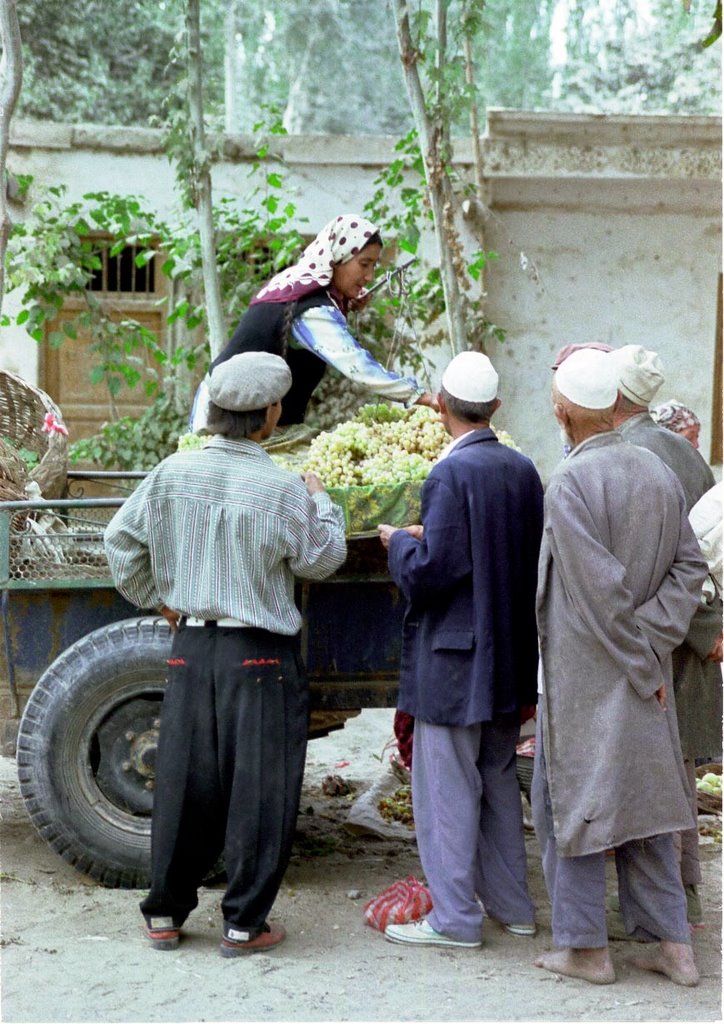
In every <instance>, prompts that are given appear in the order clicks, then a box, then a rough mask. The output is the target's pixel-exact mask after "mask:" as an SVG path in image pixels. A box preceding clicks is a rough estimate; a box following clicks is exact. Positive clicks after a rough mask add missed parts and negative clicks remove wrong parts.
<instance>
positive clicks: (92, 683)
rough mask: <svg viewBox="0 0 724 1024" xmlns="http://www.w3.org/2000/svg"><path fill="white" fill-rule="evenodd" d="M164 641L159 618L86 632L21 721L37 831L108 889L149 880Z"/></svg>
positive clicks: (26, 789) (22, 767)
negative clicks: (86, 634)
mask: <svg viewBox="0 0 724 1024" xmlns="http://www.w3.org/2000/svg"><path fill="white" fill-rule="evenodd" d="M170 647H171V633H170V629H169V627H168V625H167V623H166V622H165V620H164V619H159V618H139V619H126V620H124V621H121V622H116V623H113V624H112V625H110V626H104V627H103V628H101V629H97V630H95V631H94V632H93V633H89V634H88V636H85V637H83V638H82V639H80V640H78V641H77V642H76V643H75V644H73V645H72V646H71V647H69V648H68V649H67V650H66V651H64V652H63V654H61V655H60V657H59V658H57V659H56V660H55V661H54V662H53V664H52V665H51V666H50V667H49V668H48V669H47V670H46V671H45V672H44V673H43V675H42V676H41V677H40V679H39V680H38V683H37V684H36V686H35V688H34V690H33V692H32V694H31V695H30V698H29V700H28V703H27V705H26V707H25V710H24V712H23V717H22V720H21V723H20V730H19V733H18V746H17V761H18V776H19V780H20V789H21V792H22V795H23V799H24V800H25V805H26V807H27V810H28V812H29V814H30V818H31V820H32V822H33V824H34V826H35V828H36V829H37V830H38V832H39V833H40V835H41V836H42V837H43V839H45V840H46V842H48V843H49V844H50V846H52V848H53V849H54V850H55V851H56V852H57V853H59V854H60V855H61V856H62V857H63V858H64V859H65V860H66V861H68V863H70V864H72V865H73V866H74V867H75V868H77V869H78V870H79V871H82V872H84V873H85V874H87V875H90V876H91V878H95V879H97V880H98V881H99V882H101V883H102V884H103V885H106V886H109V887H112V888H124V889H135V888H145V887H147V886H148V884H149V876H150V865H151V807H152V803H153V780H154V771H155V753H156V741H157V737H158V724H159V712H160V707H161V702H162V700H163V692H164V688H165V685H166V673H167V665H166V659H167V658H168V656H169V652H170Z"/></svg>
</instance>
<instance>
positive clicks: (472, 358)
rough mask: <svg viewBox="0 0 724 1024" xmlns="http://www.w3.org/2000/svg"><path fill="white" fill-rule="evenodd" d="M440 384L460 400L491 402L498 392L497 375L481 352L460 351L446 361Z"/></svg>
mask: <svg viewBox="0 0 724 1024" xmlns="http://www.w3.org/2000/svg"><path fill="white" fill-rule="evenodd" d="M442 386H443V387H444V388H445V390H446V391H447V393H448V394H449V395H452V397H453V398H459V399H460V401H461V402H491V401H492V400H493V399H494V398H495V397H496V395H497V394H498V375H497V373H496V372H495V369H494V367H493V364H492V363H491V362H490V360H489V359H488V357H487V356H484V355H483V353H482V352H460V353H459V354H458V355H456V356H455V358H454V359H452V360H451V361H450V362H449V363H448V365H447V367H446V369H445V372H444V373H443V375H442Z"/></svg>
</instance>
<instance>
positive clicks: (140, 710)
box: [92, 695, 161, 816]
mask: <svg viewBox="0 0 724 1024" xmlns="http://www.w3.org/2000/svg"><path fill="white" fill-rule="evenodd" d="M160 707H161V700H160V697H158V696H156V695H153V696H151V695H149V697H148V698H146V697H143V698H135V699H134V700H130V701H128V702H127V703H126V704H123V705H121V706H120V707H118V708H114V709H113V710H112V711H111V712H110V714H109V715H108V716H107V717H106V719H105V720H104V722H103V723H102V725H101V726H100V728H99V729H98V731H97V733H96V736H95V741H96V745H97V750H96V757H94V758H92V760H93V761H96V760H97V767H96V769H95V779H96V783H97V785H98V788H99V789H100V790H101V792H102V793H103V795H104V796H105V797H106V798H107V799H108V800H110V801H111V802H112V803H114V804H115V805H116V806H118V807H120V808H121V809H123V810H125V811H129V812H130V813H131V814H138V815H143V816H146V815H149V814H150V813H151V808H152V805H153V788H154V779H155V775H156V748H157V746H158V727H159V711H160Z"/></svg>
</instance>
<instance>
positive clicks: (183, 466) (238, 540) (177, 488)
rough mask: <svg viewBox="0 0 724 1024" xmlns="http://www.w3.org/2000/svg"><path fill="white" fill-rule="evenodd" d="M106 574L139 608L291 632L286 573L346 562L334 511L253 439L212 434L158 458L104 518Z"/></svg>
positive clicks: (316, 571)
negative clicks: (199, 445) (200, 443)
mask: <svg viewBox="0 0 724 1024" xmlns="http://www.w3.org/2000/svg"><path fill="white" fill-rule="evenodd" d="M104 540H105V547H106V554H107V557H108V562H109V565H110V569H111V572H112V574H113V579H114V581H115V584H116V586H117V588H118V590H119V591H120V592H121V594H123V596H124V597H125V598H126V599H127V600H128V601H130V602H131V603H132V604H135V605H136V606H138V607H139V608H158V607H160V606H161V605H162V604H165V605H167V606H168V607H169V608H172V609H173V610H174V611H177V612H181V614H183V615H194V616H198V617H199V618H202V619H219V618H225V617H231V618H236V619H239V620H241V621H242V622H244V623H245V624H246V625H248V626H252V627H258V628H261V629H267V630H269V631H271V632H273V633H281V634H285V635H293V634H295V633H297V632H298V631H299V629H300V626H301V616H300V614H299V612H298V610H297V608H296V606H295V604H294V577H295V576H300V577H302V578H304V579H324V578H325V577H327V576H329V575H331V574H332V573H333V572H334V571H335V570H336V569H337V568H339V566H340V565H341V564H342V562H343V561H344V558H345V555H346V545H345V537H344V517H343V513H342V510H341V509H340V508H339V507H338V506H337V505H334V504H333V503H332V501H331V499H330V498H329V496H328V495H327V494H326V493H321V494H315V495H314V496H310V495H309V494H308V492H307V489H306V487H305V485H304V483H303V482H302V480H301V479H300V478H299V477H298V476H295V475H294V474H292V473H289V472H288V471H286V470H283V469H281V468H279V467H278V466H276V465H275V464H274V463H273V462H272V460H271V459H270V457H269V455H268V454H267V453H266V452H265V451H264V450H263V449H262V448H261V447H260V446H259V445H258V444H256V443H255V442H253V441H248V440H243V441H230V440H227V439H225V438H222V437H215V438H213V439H212V440H211V442H210V443H209V444H208V445H207V446H206V448H204V449H202V450H200V451H189V452H177V453H176V454H174V455H171V456H169V458H167V459H164V461H163V462H161V463H160V464H159V465H158V466H157V467H156V468H155V469H154V470H153V471H152V472H151V473H150V474H149V475H148V476H147V477H146V479H145V480H144V481H143V482H142V483H141V485H140V486H139V487H138V488H137V490H136V491H134V493H133V494H132V495H131V497H130V498H129V499H128V500H127V501H126V502H125V504H124V505H123V506H122V508H121V509H119V511H118V513H117V514H116V515H115V516H114V518H113V519H112V521H111V522H110V523H109V525H108V527H107V528H106V532H105V537H104Z"/></svg>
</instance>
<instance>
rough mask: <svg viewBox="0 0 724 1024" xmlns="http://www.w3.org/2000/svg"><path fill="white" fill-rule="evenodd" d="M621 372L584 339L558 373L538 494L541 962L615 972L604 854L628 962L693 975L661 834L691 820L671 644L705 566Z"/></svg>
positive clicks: (680, 899)
mask: <svg viewBox="0 0 724 1024" xmlns="http://www.w3.org/2000/svg"><path fill="white" fill-rule="evenodd" d="M616 394H617V376H616V371H615V367H614V365H613V362H612V360H611V356H610V355H609V354H604V353H601V352H597V351H592V350H587V351H582V352H578V353H575V354H574V355H572V356H570V357H569V358H568V359H567V360H566V361H565V362H564V363H563V365H562V366H561V367H560V368H559V369H558V371H557V372H556V376H555V378H554V384H553V401H554V413H555V416H556V418H557V420H558V421H559V424H560V425H561V428H562V429H563V431H564V432H565V434H566V436H567V438H568V440H569V442H570V444H571V445H572V446H573V447H572V451H571V454H570V456H569V457H568V458H567V459H566V460H565V461H564V462H563V463H561V465H560V466H559V467H558V469H557V470H556V471H555V472H554V474H553V476H552V478H551V480H550V483H549V486H548V490H547V493H546V498H545V527H544V538H543V546H542V549H541V559H540V571H539V584H538V598H537V604H538V629H539V635H540V645H541V663H542V681H541V682H542V693H541V695H540V701H539V722H538V733H539V742H538V744H537V746H538V750H537V765H536V774H535V778H534V788H533V810H534V820H535V825H536V831H537V833H538V837H539V840H540V842H541V847H542V851H543V866H544V872H545V876H546V884H547V886H548V891H549V895H550V897H551V903H552V907H553V918H552V926H553V939H554V942H555V945H556V946H559V947H562V948H561V949H560V950H558V951H556V952H552V953H548V954H545V955H543V956H542V957H540V958H539V959H538V960H537V961H536V963H537V965H538V966H540V967H543V968H545V969H547V970H550V971H553V972H555V973H559V974H567V975H571V976H574V977H581V978H584V979H586V980H588V981H591V982H595V983H599V984H601V983H608V982H611V981H614V980H615V973H614V969H613V963H612V961H611V958H610V955H609V951H608V939H607V929H606V910H605V853H606V850H608V849H611V848H613V849H614V850H615V853H616V867H617V872H618V877H619V897H620V903H621V911H622V914H623V918H624V923H625V926H626V930H627V932H628V933H629V934H630V935H631V936H632V937H634V938H637V939H640V940H642V941H645V942H646V941H648V942H656V941H658V942H659V946H658V947H657V949H656V951H655V953H654V955H653V956H650V957H649V956H647V957H639V958H637V959H636V960H635V961H633V962H634V963H635V964H636V965H637V966H639V967H643V968H646V969H649V970H655V971H659V972H661V973H664V974H666V975H667V976H668V977H669V978H671V980H672V981H674V982H676V983H678V984H683V985H694V984H696V983H697V981H698V973H697V970H696V966H695V964H694V959H693V954H692V950H691V937H690V932H689V928H688V924H687V920H686V899H685V896H684V890H683V887H682V884H681V878H680V875H679V870H678V864H677V859H676V854H675V850H674V844H673V838H672V835H671V833H673V832H674V831H676V830H678V829H682V828H687V827H689V826H690V825H691V822H692V815H691V808H690V805H689V800H688V796H687V789H686V780H685V777H684V774H683V765H682V759H681V750H680V746H679V739H678V734H677V726H676V717H675V709H674V706H673V694H672V692H671V651H672V649H673V648H674V647H676V646H677V644H679V643H680V642H681V640H682V639H683V637H684V635H685V634H686V631H687V628H688V624H689V620H690V619H691V617H692V615H693V614H694V611H695V609H696V606H697V603H698V600H699V594H700V592H701V585H702V582H703V579H704V577H705V575H706V565H705V564H704V562H703V560H702V558H701V554H700V551H699V547H698V545H697V542H696V539H695V537H694V535H693V532H692V530H691V527H690V525H689V522H688V519H687V516H686V511H685V501H684V495H683V492H682V490H681V486H680V484H679V483H678V481H677V480H676V478H675V476H674V475H673V473H671V471H670V470H669V469H668V467H666V466H665V465H664V464H663V463H662V462H661V460H660V459H658V458H657V457H656V456H654V455H653V454H652V453H651V452H648V451H645V450H643V449H641V448H637V447H635V446H633V445H628V444H626V443H625V442H624V441H623V439H622V437H621V435H620V434H619V433H618V432H616V431H615V430H614V429H613V418H612V414H613V406H614V403H615V401H616Z"/></svg>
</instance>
